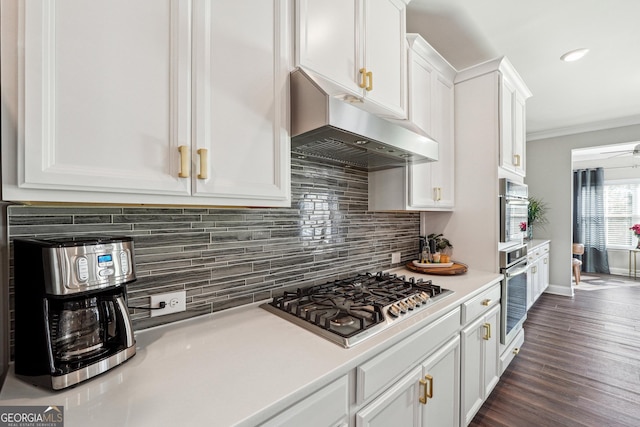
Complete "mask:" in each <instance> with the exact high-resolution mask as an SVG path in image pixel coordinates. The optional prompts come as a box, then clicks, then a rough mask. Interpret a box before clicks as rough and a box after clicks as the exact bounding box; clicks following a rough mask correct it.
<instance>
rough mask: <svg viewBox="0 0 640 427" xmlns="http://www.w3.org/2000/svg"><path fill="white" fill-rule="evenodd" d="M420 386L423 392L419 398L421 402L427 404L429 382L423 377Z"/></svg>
mask: <svg viewBox="0 0 640 427" xmlns="http://www.w3.org/2000/svg"><path fill="white" fill-rule="evenodd" d="M420 388H421V389H422V390H421V391H422V393H421V396H420V398H419V399H418V400H419V401H420V403H422V404H423V405H426V404H427V382H426V381H425V380H423V379H421V380H420Z"/></svg>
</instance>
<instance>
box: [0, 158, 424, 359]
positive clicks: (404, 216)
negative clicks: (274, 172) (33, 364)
mask: <svg viewBox="0 0 640 427" xmlns="http://www.w3.org/2000/svg"><path fill="white" fill-rule="evenodd" d="M291 186H292V203H291V207H290V208H272V209H268V208H256V209H254V208H246V209H240V208H224V209H223V208H220V209H218V208H212V209H207V208H201V207H198V208H189V207H185V208H182V207H171V208H152V207H131V206H126V207H114V206H108V207H87V206H60V207H58V206H19V205H15V206H10V207H9V211H8V221H9V237H10V241H12V240H13V238H16V237H38V238H48V237H50V238H53V237H61V236H99V235H112V236H113V235H127V236H132V237H133V239H134V245H135V263H136V273H137V277H138V280H137V281H136V282H134V283H132V284H130V285H128V288H127V293H128V297H129V304H130V305H131V306H141V307H145V306H148V305H149V297H150V296H151V295H153V294H158V293H165V292H173V291H177V290H186V292H187V310H186V311H185V312H182V313H176V314H170V315H167V316H160V317H154V318H151V317H149V312H148V310H141V309H131V314H132V319H133V323H134V327H135V329H137V330H139V329H144V328H148V327H152V326H156V325H160V324H164V323H170V322H174V321H177V320H182V319H186V318H190V317H194V316H199V315H203V314H207V313H212V312H215V311H220V310H225V309H228V308H232V307H237V306H241V305H245V304H250V303H254V302H258V301H262V300H265V299H268V298H271V297H272V296H273V295H275V294H277V293H279V292H282V291H283V290H284V289H285V288H288V287H290V288H296V287H304V286H309V285H312V284H319V283H323V282H327V281H330V280H335V279H338V278H341V277H345V276H349V275H353V274H355V273H360V272H365V271H372V272H374V271H378V270H382V269H387V268H390V267H391V266H392V265H391V264H390V259H391V255H390V254H391V253H392V252H401V254H402V260H401V262H402V263H404V262H406V261H408V260H410V259H412V257H413V256H414V254H415V253H417V250H418V239H417V236H418V234H419V231H420V215H419V214H418V213H415V212H407V213H404V212H393V213H379V212H369V211H368V210H367V198H368V182H367V173H366V172H363V171H358V170H353V169H350V168H345V167H342V166H330V165H325V164H320V163H316V162H314V161H309V160H300V159H292V166H291ZM11 265H13V259H11ZM13 286H14V282H13V271H12V270H11V271H10V282H9V292H10V298H11V301H10V305H11V310H10V319H11V333H10V340H11V349H12V353H13V329H14V328H13V323H14V320H13V319H14V315H13V307H14V304H13V296H14V293H13ZM12 359H13V356H12Z"/></svg>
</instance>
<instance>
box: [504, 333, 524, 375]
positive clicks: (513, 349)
mask: <svg viewBox="0 0 640 427" xmlns="http://www.w3.org/2000/svg"><path fill="white" fill-rule="evenodd" d="M522 344H524V329H520V332H518V334H517V335H516V337H515V338H514V339H513V341H511V344H509V346H508V347H507V348H506V349H505V350H504V351H503V352H502V355H500V375H502V374H503V373H504V371H505V370H506V369H507V368H508V367H509V364H510V363H511V361H512V360H513V359H514V358H515V357H516V356H517V355H518V353H520V347H522Z"/></svg>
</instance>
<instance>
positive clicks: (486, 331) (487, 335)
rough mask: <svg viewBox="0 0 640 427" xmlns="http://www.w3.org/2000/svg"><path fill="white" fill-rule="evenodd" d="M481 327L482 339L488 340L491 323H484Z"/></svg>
mask: <svg viewBox="0 0 640 427" xmlns="http://www.w3.org/2000/svg"><path fill="white" fill-rule="evenodd" d="M482 327H483V328H484V336H483V337H482V339H483V340H485V341H489V340H490V339H491V323H485V324H484V325H482Z"/></svg>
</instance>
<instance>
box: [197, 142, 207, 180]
mask: <svg viewBox="0 0 640 427" xmlns="http://www.w3.org/2000/svg"><path fill="white" fill-rule="evenodd" d="M208 154H209V150H207V149H206V148H199V149H198V155H199V156H200V173H199V174H198V178H199V179H207V178H209V156H208Z"/></svg>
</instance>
